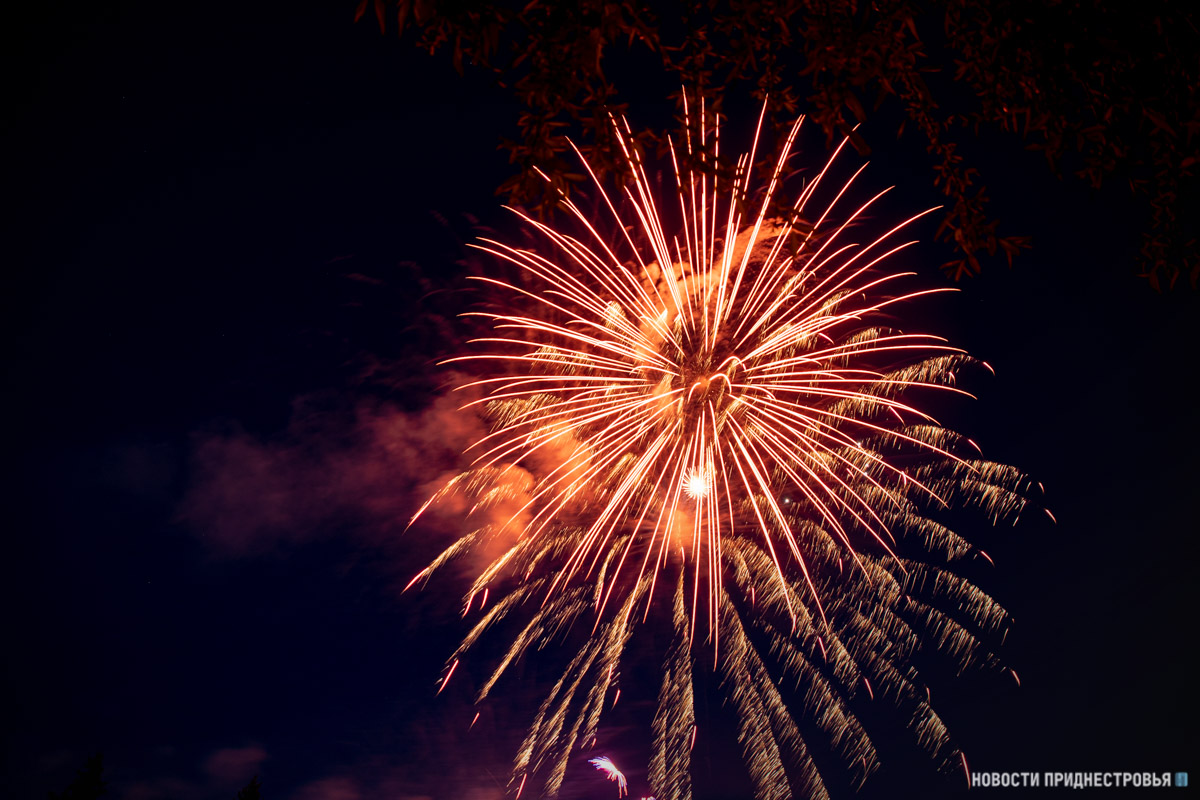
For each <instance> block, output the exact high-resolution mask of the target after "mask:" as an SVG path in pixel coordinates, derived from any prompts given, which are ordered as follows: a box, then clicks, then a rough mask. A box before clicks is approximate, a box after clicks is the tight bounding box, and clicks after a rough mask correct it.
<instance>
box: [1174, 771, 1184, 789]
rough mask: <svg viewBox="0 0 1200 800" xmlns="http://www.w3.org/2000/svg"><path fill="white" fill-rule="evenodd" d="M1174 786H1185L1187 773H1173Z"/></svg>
mask: <svg viewBox="0 0 1200 800" xmlns="http://www.w3.org/2000/svg"><path fill="white" fill-rule="evenodd" d="M1175 785H1176V786H1187V773H1186V772H1176V773H1175Z"/></svg>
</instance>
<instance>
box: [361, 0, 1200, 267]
mask: <svg viewBox="0 0 1200 800" xmlns="http://www.w3.org/2000/svg"><path fill="white" fill-rule="evenodd" d="M368 11H373V14H374V18H375V20H376V22H377V24H378V25H379V27H380V29H381V30H385V31H386V30H389V29H392V30H395V31H397V32H398V33H399V34H400V35H401V36H404V35H406V32H407V35H410V36H415V39H416V42H417V44H418V45H419V46H420V47H422V48H424V49H426V50H428V51H429V52H430V53H431V54H432V53H437V52H439V51H448V52H449V54H450V58H451V60H452V63H453V65H454V67H455V69H457V70H459V72H462V71H463V69H464V64H466V63H470V64H473V65H475V66H476V67H481V68H484V69H488V70H491V71H493V72H494V73H495V75H496V77H497V80H498V81H499V82H500V83H501V85H503V86H504V87H506V88H507V89H509V90H510V91H512V92H513V93H514V94H515V96H516V98H517V100H518V101H519V102H520V104H521V108H522V110H521V112H520V116H519V119H518V121H517V122H518V128H519V131H520V138H519V140H517V141H509V142H506V143H505V147H506V148H507V149H508V152H509V154H510V157H511V160H512V161H513V162H514V163H516V164H517V165H518V166H519V172H518V174H517V175H515V176H514V177H513V178H512V179H511V180H509V181H508V182H507V183H505V184H504V185H503V186H502V187H501V189H500V191H501V193H506V194H508V195H509V196H510V198H511V199H512V200H513V201H514V202H520V203H525V204H533V205H536V206H541V207H543V209H544V208H546V207H549V206H550V205H552V203H553V199H554V197H556V196H557V189H560V188H562V189H565V188H568V187H569V185H570V184H571V183H573V182H577V181H581V180H583V176H582V175H580V174H578V167H576V166H574V165H573V162H572V161H571V159H569V158H568V157H567V156H568V155H569V152H568V148H567V144H566V143H565V142H564V141H563V140H562V137H561V135H560V134H561V132H562V130H563V129H564V128H568V129H569V128H574V129H577V130H581V131H582V132H583V133H585V134H587V136H585V138H587V139H590V140H591V141H594V142H596V145H595V146H593V147H591V148H585V151H584V152H585V155H587V156H588V158H589V160H590V161H591V162H592V163H593V164H595V165H597V166H599V167H600V168H601V170H602V171H605V172H613V171H615V170H617V169H618V168H619V165H618V163H617V161H616V159H613V158H611V157H606V155H605V153H606V144H607V137H608V136H609V133H608V128H607V124H608V122H607V120H608V116H607V114H608V111H610V110H611V111H613V112H614V113H618V114H619V113H621V111H622V110H623V105H622V104H620V103H616V102H614V100H613V97H614V95H615V89H614V86H613V84H612V83H611V82H610V80H609V78H608V77H606V74H605V67H606V65H610V66H612V65H614V64H615V63H617V62H620V61H621V60H622V59H623V58H627V57H629V56H630V55H631V54H633V53H634V51H636V50H642V51H643V53H642V56H643V57H644V55H645V53H647V52H648V53H650V54H652V55H653V56H655V57H657V58H660V59H661V61H662V65H663V68H664V70H666V72H667V73H668V74H674V75H676V76H677V77H678V79H679V82H680V84H681V85H682V86H686V87H688V91H689V93H690V92H695V93H696V94H702V95H703V96H704V97H706V98H708V100H709V103H710V108H713V109H714V110H717V111H719V110H720V106H721V100H722V97H723V96H724V93H725V90H727V89H731V88H741V89H743V90H748V91H749V92H750V93H752V94H754V95H755V96H757V97H760V98H761V97H762V96H764V95H765V94H769V96H770V98H771V110H770V113H771V122H772V124H773V125H775V126H777V127H778V126H780V125H782V124H784V122H785V121H788V120H789V119H790V118H791V117H794V116H795V115H796V114H798V113H800V112H802V111H803V112H806V113H808V114H809V115H810V116H811V117H812V118H813V119H814V120H815V121H816V122H817V123H818V124H819V125H820V126H821V127H822V129H823V130H824V131H825V134H826V136H827V137H828V138H830V139H831V140H832V139H833V138H834V137H839V136H843V135H844V136H849V137H850V138H851V139H852V140H853V141H854V144H855V146H856V147H858V148H859V150H860V151H862V152H864V153H865V152H866V150H867V147H866V143H865V142H864V141H863V140H862V138H861V137H859V136H858V135H857V133H856V132H855V130H854V128H855V126H856V125H857V124H858V123H860V122H863V121H866V120H867V119H869V118H875V117H881V118H882V119H883V120H884V124H886V125H895V126H896V128H897V129H898V133H903V132H904V131H905V130H906V129H907V130H913V131H916V132H917V134H918V135H919V136H920V137H921V141H922V143H923V145H924V147H925V148H926V149H927V150H928V152H929V153H930V154H931V155H932V156H933V158H934V159H935V168H936V174H935V178H934V181H935V183H936V185H937V187H938V189H939V190H940V191H941V192H942V193H944V194H945V195H946V197H947V203H946V210H945V212H944V214H943V217H942V221H941V226H940V228H939V230H938V237H939V238H941V239H944V240H946V241H948V242H949V243H950V244H951V245H952V246H953V247H954V249H955V251H956V256H955V258H954V260H952V261H950V262H949V263H947V264H946V265H945V269H946V271H947V272H948V273H949V274H951V275H952V276H954V277H955V278H959V277H962V276H966V275H972V274H975V273H977V272H979V270H980V269H981V263H980V259H981V257H982V256H983V255H984V254H987V255H992V256H994V255H1003V256H1004V257H1005V258H1006V259H1008V260H1009V261H1011V259H1012V257H1013V255H1015V254H1016V253H1017V252H1018V251H1019V250H1020V249H1021V248H1023V247H1026V246H1028V244H1029V242H1028V240H1027V239H1026V238H1025V237H1021V236H1013V235H1001V234H1000V233H998V232H997V220H996V219H995V218H994V217H993V216H992V215H991V213H990V212H989V210H988V197H987V193H986V187H985V185H984V184H983V183H982V182H981V181H982V179H983V177H984V176H982V175H981V174H980V172H979V170H978V169H977V168H976V167H975V166H972V165H971V164H970V163H969V162H968V160H967V159H966V158H964V156H963V155H962V154H961V153H960V152H959V149H958V145H959V144H960V142H961V141H962V140H963V139H964V138H965V137H966V136H969V135H971V134H972V133H976V134H977V133H978V132H979V131H980V129H981V128H982V127H985V126H986V127H991V128H994V129H995V128H998V129H1000V130H1002V131H1006V132H1009V133H1011V134H1014V135H1015V136H1014V140H1013V141H1014V145H1016V144H1017V142H1021V143H1022V144H1021V145H1019V146H1024V147H1027V148H1030V149H1035V150H1039V151H1041V152H1043V153H1044V154H1045V156H1046V159H1047V161H1048V163H1049V164H1050V166H1051V168H1052V169H1054V170H1055V171H1059V172H1062V171H1066V172H1070V173H1074V174H1075V175H1077V176H1078V177H1080V178H1082V179H1083V180H1085V181H1087V182H1089V183H1090V184H1091V185H1093V186H1096V187H1099V186H1101V184H1110V183H1118V184H1121V185H1125V186H1127V187H1128V188H1129V189H1130V190H1131V191H1133V192H1134V193H1135V194H1136V195H1138V196H1139V197H1142V198H1144V199H1145V202H1146V204H1147V205H1148V220H1147V226H1146V227H1147V229H1146V232H1145V237H1144V241H1143V247H1142V263H1141V265H1140V270H1141V273H1142V274H1143V275H1144V276H1145V277H1146V278H1147V279H1148V280H1149V281H1150V282H1151V283H1152V285H1154V286H1155V287H1156V288H1158V287H1168V286H1174V285H1175V284H1176V282H1177V280H1178V279H1179V277H1180V276H1181V275H1183V276H1186V278H1187V279H1188V280H1189V281H1190V282H1191V284H1192V285H1193V286H1195V285H1196V283H1197V280H1198V279H1200V259H1198V258H1197V255H1196V253H1195V250H1194V247H1193V246H1194V244H1195V239H1194V235H1193V234H1194V232H1193V230H1192V229H1191V226H1192V224H1193V223H1191V222H1190V215H1188V214H1186V213H1183V212H1181V208H1182V207H1186V206H1187V205H1188V204H1190V203H1192V202H1193V201H1194V195H1195V192H1196V185H1195V176H1194V174H1193V171H1194V169H1195V168H1196V165H1197V161H1198V160H1200V139H1198V137H1197V134H1198V133H1200V105H1198V104H1197V100H1196V88H1197V81H1198V80H1200V33H1198V31H1197V27H1196V25H1195V21H1194V12H1193V11H1192V10H1191V8H1190V4H1187V3H1172V2H1169V0H1148V1H1147V2H1144V3H1109V2H1104V0H1090V1H1089V0H986V1H985V0H931V1H930V2H927V3H917V2H908V0H879V1H878V2H870V3H868V2H858V1H857V0H727V1H722V0H673V2H661V3H655V4H641V3H636V2H632V0H616V1H606V0H572V2H538V0H533V2H529V3H528V4H524V3H521V4H512V3H506V2H503V0H482V1H481V2H470V0H360V3H359V5H358V9H357V17H356V19H361V18H363V17H364V16H366V15H367V12H368ZM413 28H415V29H416V31H415V34H413V33H412V29H413ZM610 71H613V70H612V69H610ZM675 99H676V100H679V99H680V98H678V97H677V98H675ZM643 141H644V142H645V143H654V144H656V145H658V146H659V147H660V148H661V147H662V146H663V144H664V141H665V136H664V135H663V134H662V133H661V132H651V133H647V134H646V135H645V137H644V140H643ZM769 160H770V159H769V157H768V158H764V163H766V162H767V161H769ZM535 166H537V167H541V168H542V169H544V170H546V171H547V172H548V173H550V174H551V176H552V177H553V181H554V183H555V184H556V186H554V187H550V186H547V185H545V183H544V182H543V180H542V179H541V178H540V177H538V175H537V174H536V173H535V172H534V167H535Z"/></svg>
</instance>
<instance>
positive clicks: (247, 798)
mask: <svg viewBox="0 0 1200 800" xmlns="http://www.w3.org/2000/svg"><path fill="white" fill-rule="evenodd" d="M237 800H262V783H261V782H259V780H258V776H257V775H255V776H254V777H253V778H251V779H250V782H249V783H247V784H246V786H245V787H244V788H243V789H241V790H240V791H239V792H238V793H237Z"/></svg>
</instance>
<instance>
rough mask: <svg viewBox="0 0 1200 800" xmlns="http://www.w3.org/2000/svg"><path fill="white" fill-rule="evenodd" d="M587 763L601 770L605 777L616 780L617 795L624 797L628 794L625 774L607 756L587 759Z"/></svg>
mask: <svg viewBox="0 0 1200 800" xmlns="http://www.w3.org/2000/svg"><path fill="white" fill-rule="evenodd" d="M588 763H589V764H591V765H592V766H593V767H595V768H596V769H598V770H600V771H601V772H603V773H604V775H605V777H606V778H608V779H609V780H610V781H616V782H617V797H624V796H625V795H627V794H629V784H628V783H627V782H626V780H625V776H624V775H622V774H621V770H619V769H617V767H616V765H614V764H613V763H612V761H611V760H610V759H609V758H608V756H600V757H599V758H592V759H589V760H588Z"/></svg>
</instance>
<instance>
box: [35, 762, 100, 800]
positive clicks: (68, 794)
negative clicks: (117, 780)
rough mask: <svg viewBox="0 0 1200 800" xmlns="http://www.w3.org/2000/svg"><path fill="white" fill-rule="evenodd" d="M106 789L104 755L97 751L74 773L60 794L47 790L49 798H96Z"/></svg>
mask: <svg viewBox="0 0 1200 800" xmlns="http://www.w3.org/2000/svg"><path fill="white" fill-rule="evenodd" d="M107 791H108V785H107V784H106V783H105V782H104V756H103V754H101V753H97V754H96V755H94V756H92V757H91V758H89V759H88V760H87V763H86V764H84V765H83V768H82V769H80V770H79V771H78V772H77V773H75V780H73V781H71V783H70V785H69V786H67V788H66V789H64V790H63V791H62V793H60V794H56V793H54V792H49V793H48V796H49V800H96V798H99V797H103V796H104V794H105V793H106V792H107Z"/></svg>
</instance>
